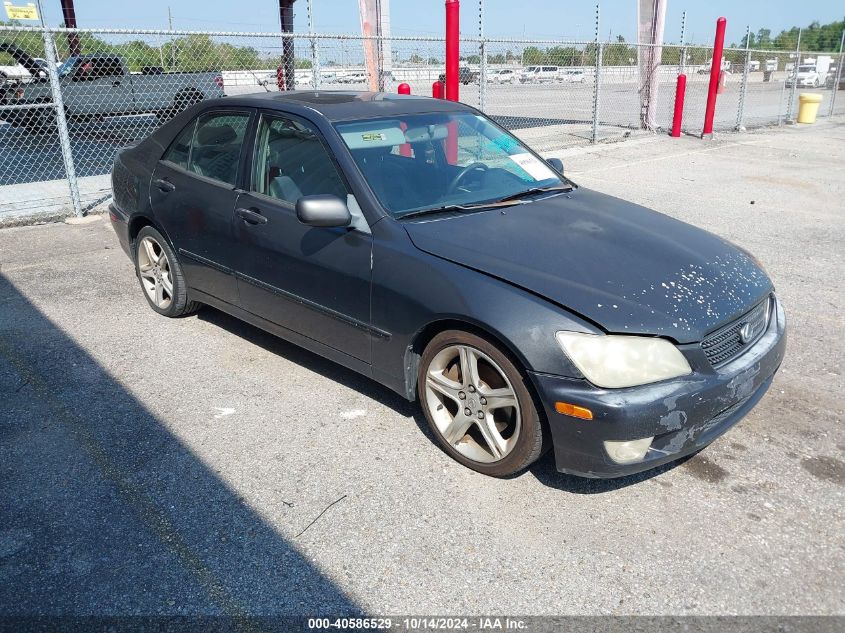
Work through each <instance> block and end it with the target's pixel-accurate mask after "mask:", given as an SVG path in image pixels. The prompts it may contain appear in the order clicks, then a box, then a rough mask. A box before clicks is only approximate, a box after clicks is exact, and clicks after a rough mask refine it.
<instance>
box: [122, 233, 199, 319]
mask: <svg viewBox="0 0 845 633" xmlns="http://www.w3.org/2000/svg"><path fill="white" fill-rule="evenodd" d="M133 253H134V255H135V272H136V274H137V275H138V281H139V282H140V283H141V288H142V290H143V291H144V297H145V298H146V299H147V303H149V304H150V307H151V308H152V309H153V310H155V311H156V312H158V313H159V314H163V315H164V316H166V317H179V316H184V315H186V314H190V313H192V312H196V310H197V309H198V308H199V304H198V303H197V302H195V301H189V300H188V287H187V284H186V283H185V276H184V274H183V273H182V266H181V265H180V264H179V260H178V259H177V258H176V253H174V252H173V249H172V248H170V244H168V243H167V240H166V239H164V237H163V236H162V234H161V233H159V232H158V231H156V230H155V229H154V228H153V227H151V226H145V227H144V228H142V229H141V230H140V231H139V232H138V237H136V238H135V243H134V248H133Z"/></svg>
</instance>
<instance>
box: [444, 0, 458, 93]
mask: <svg viewBox="0 0 845 633" xmlns="http://www.w3.org/2000/svg"><path fill="white" fill-rule="evenodd" d="M460 15H461V3H460V0H446V98H447V99H448V100H449V101H460V94H459V90H460V85H461V84H460V81H459V76H458V75H459V74H460V41H459V40H460V37H461V35H460V33H461V27H460Z"/></svg>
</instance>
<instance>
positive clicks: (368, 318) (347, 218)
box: [111, 92, 786, 477]
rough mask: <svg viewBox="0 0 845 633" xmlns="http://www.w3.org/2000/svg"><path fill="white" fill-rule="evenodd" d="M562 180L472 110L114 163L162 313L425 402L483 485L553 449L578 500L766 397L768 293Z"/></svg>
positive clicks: (316, 127)
mask: <svg viewBox="0 0 845 633" xmlns="http://www.w3.org/2000/svg"><path fill="white" fill-rule="evenodd" d="M562 172H563V168H562V166H561V165H560V163H559V161H548V162H547V161H545V160H543V159H542V158H540V157H539V156H538V155H537V154H535V153H534V152H533V151H532V150H531V149H529V148H528V147H526V146H525V145H523V144H522V143H521V142H520V141H519V140H517V139H516V138H514V137H513V136H511V135H510V134H509V133H508V132H506V131H505V130H503V129H502V128H501V127H499V126H498V125H496V124H495V123H494V122H492V121H491V120H489V119H488V118H486V117H485V116H484V115H483V114H481V113H480V112H478V111H477V110H474V109H473V108H470V107H468V106H465V105H462V104H458V103H452V102H448V101H441V100H433V99H427V98H420V97H407V96H398V95H389V94H374V93H357V92H292V93H279V94H264V95H256V96H249V97H239V98H225V99H219V100H212V101H205V102H203V103H201V104H198V105H196V106H194V107H192V108H190V109H189V110H187V111H185V112H183V113H182V114H180V115H179V116H177V117H175V118H174V119H173V120H172V121H170V122H169V123H167V124H166V125H164V126H163V127H162V128H160V129H159V130H158V131H157V132H155V133H154V134H153V135H152V136H151V137H149V138H148V139H146V140H145V141H143V142H141V143H139V144H138V145H136V146H135V147H132V148H130V149H126V150H124V151H122V152H120V153H119V154H118V155H117V157H116V159H115V163H114V170H113V173H112V184H113V189H114V203H113V205H112V207H111V219H112V222H113V224H114V228H115V231H116V232H117V236H118V238H119V240H120V243H121V245H122V246H123V248H124V249H125V250H126V252H127V253H128V254H129V255H130V257H131V258H132V259H133V261H134V263H135V267H136V271H137V275H138V279H139V281H140V285H141V289H142V291H143V293H144V296H145V297H146V299H147V301H148V302H149V304H150V306H151V307H152V308H153V309H154V310H156V311H157V312H159V313H161V314H163V315H165V316H169V317H177V316H182V315H185V314H188V313H190V312H192V311H194V310H196V309H197V308H198V307H199V306H200V305H202V304H206V305H209V306H213V307H215V308H217V309H220V310H223V311H225V312H228V313H230V314H233V315H235V316H237V317H239V318H241V319H243V320H245V321H247V322H249V323H252V324H254V325H256V326H258V327H260V328H263V329H265V330H267V331H269V332H272V333H274V334H276V335H278V336H281V337H283V338H285V339H288V340H290V341H293V342H295V343H297V344H299V345H301V346H303V347H306V348H308V349H310V350H312V351H314V352H316V353H317V354H320V355H322V356H325V357H327V358H330V359H332V360H334V361H336V362H338V363H340V364H342V365H345V366H347V367H350V368H352V369H354V370H355V371H358V372H361V373H363V374H365V375H367V376H370V377H372V378H373V379H374V380H376V381H378V382H379V383H382V384H383V385H386V386H387V387H389V388H390V389H392V390H394V391H396V392H398V393H399V394H401V395H402V396H404V397H405V398H407V399H409V400H419V402H420V405H421V407H422V410H423V411H424V413H425V416H426V418H427V419H428V422H429V423H430V425H431V428H432V430H433V432H434V435H435V436H436V437H437V439H438V441H439V442H440V444H441V445H442V447H443V449H444V450H445V451H446V452H447V453H448V454H449V455H451V456H452V457H454V458H455V459H456V460H458V461H459V462H461V463H462V464H465V465H466V466H468V467H470V468H473V469H475V470H478V471H479V472H482V473H485V474H488V475H495V476H504V475H509V474H512V473H515V472H517V471H519V470H521V469H524V468H525V467H527V466H528V465H529V464H531V463H532V462H533V461H535V460H536V459H537V458H538V457H540V456H541V455H542V454H543V453H544V451H546V450H547V449H553V450H554V455H555V460H556V462H557V467H558V469H559V470H561V471H563V472H568V473H573V474H577V475H583V476H588V477H615V476H620V475H624V474H628V473H633V472H637V471H641V470H645V469H648V468H651V467H654V466H657V465H659V464H663V463H666V462H669V461H671V460H675V459H678V458H679V457H682V456H685V455H689V454H691V453H693V452H695V451H697V450H699V449H701V448H702V447H704V446H706V445H707V444H709V443H710V442H712V441H713V440H714V439H715V438H716V437H718V436H719V435H721V434H722V433H724V432H725V431H726V430H728V429H729V428H730V427H731V426H732V425H734V424H736V423H737V422H738V421H739V420H740V419H741V418H742V417H743V416H744V415H745V414H746V413H748V412H749V411H750V410H751V408H752V407H754V405H755V404H756V403H757V402H758V401H759V400H760V398H761V397H762V396H763V394H764V393H765V392H766V390H767V389H768V388H769V386H770V385H771V382H772V378H773V376H774V374H775V371H776V370H777V369H778V367H779V366H780V363H781V361H782V360H783V354H784V347H785V343H786V337H785V327H786V322H785V319H784V313H783V309H782V308H781V305H780V303H779V302H778V300H777V298H776V296H775V293H774V289H773V287H772V283H771V281H770V280H769V278H768V277H767V276H766V273H765V272H764V271H763V269H762V267H761V266H760V264H759V262H757V260H755V259H754V257H753V256H751V255H750V254H748V253H746V252H745V251H743V250H742V249H739V248H737V247H736V246H734V245H732V244H730V243H729V242H727V241H725V240H723V239H721V238H719V237H717V236H715V235H713V234H711V233H707V232H705V231H702V230H700V229H697V228H695V227H692V226H689V225H687V224H684V223H682V222H679V221H677V220H673V219H671V218H669V217H666V216H664V215H661V214H659V213H656V212H655V211H651V210H649V209H645V208H643V207H640V206H637V205H634V204H631V203H628V202H624V201H622V200H618V199H616V198H612V197H609V196H605V195H602V194H600V193H596V192H594V191H588V190H586V189H584V188H582V187H577V186H576V185H575V184H573V183H572V182H570V181H569V180H568V179H566V178H565V177H564V176H563V173H562ZM184 353H186V354H190V350H184ZM279 387H280V388H283V387H284V386H283V385H280V386H279Z"/></svg>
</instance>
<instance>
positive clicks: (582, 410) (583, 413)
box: [555, 402, 593, 420]
mask: <svg viewBox="0 0 845 633" xmlns="http://www.w3.org/2000/svg"><path fill="white" fill-rule="evenodd" d="M555 411H557V412H558V413H562V414H563V415H570V416H572V417H573V418H581V419H582V420H592V419H593V412H592V411H590V410H589V409H587V408H586V407H579V406H578V405H577V404H569V403H568V402H555Z"/></svg>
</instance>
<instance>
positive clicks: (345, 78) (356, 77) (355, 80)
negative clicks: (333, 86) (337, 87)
mask: <svg viewBox="0 0 845 633" xmlns="http://www.w3.org/2000/svg"><path fill="white" fill-rule="evenodd" d="M367 81H368V75H367V73H366V72H365V71H354V72H350V73H346V74H343V75H339V76H338V77H337V79H335V83H338V84H365V83H367Z"/></svg>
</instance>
